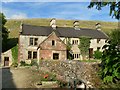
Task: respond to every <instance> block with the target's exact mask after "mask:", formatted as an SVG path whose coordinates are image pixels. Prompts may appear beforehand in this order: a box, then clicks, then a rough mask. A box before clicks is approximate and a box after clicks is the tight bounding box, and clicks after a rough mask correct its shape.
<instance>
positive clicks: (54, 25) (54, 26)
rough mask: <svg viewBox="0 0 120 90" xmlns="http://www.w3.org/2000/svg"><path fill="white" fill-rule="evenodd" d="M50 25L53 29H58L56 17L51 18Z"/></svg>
mask: <svg viewBox="0 0 120 90" xmlns="http://www.w3.org/2000/svg"><path fill="white" fill-rule="evenodd" d="M50 26H51V27H52V28H53V29H56V19H55V18H53V19H51V20H50Z"/></svg>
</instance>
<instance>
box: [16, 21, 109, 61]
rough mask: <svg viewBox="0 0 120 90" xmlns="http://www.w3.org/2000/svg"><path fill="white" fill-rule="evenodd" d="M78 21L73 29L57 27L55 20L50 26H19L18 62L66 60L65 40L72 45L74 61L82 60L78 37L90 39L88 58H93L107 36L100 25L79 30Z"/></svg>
mask: <svg viewBox="0 0 120 90" xmlns="http://www.w3.org/2000/svg"><path fill="white" fill-rule="evenodd" d="M79 27H80V26H79V21H75V22H74V23H73V27H67V26H64V27H58V26H57V25H56V19H52V20H51V21H50V26H33V25H27V24H21V31H20V34H19V43H18V46H19V47H18V48H19V50H18V60H19V62H20V61H26V62H31V60H40V59H45V60H66V59H67V48H66V43H67V40H68V39H70V43H71V44H72V48H71V51H72V55H73V58H74V60H82V56H81V53H80V50H79V48H78V44H79V43H80V42H79V37H80V36H88V37H91V40H90V41H91V42H90V48H89V58H93V53H94V51H96V50H100V51H102V47H103V46H104V45H105V44H106V42H105V41H106V39H108V36H107V35H106V34H105V33H103V32H102V31H101V29H100V24H99V23H98V24H96V29H95V30H92V29H89V28H79Z"/></svg>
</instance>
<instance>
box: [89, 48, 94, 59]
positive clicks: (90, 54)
mask: <svg viewBox="0 0 120 90" xmlns="http://www.w3.org/2000/svg"><path fill="white" fill-rule="evenodd" d="M89 58H93V48H90V49H89Z"/></svg>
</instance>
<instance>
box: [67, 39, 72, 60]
mask: <svg viewBox="0 0 120 90" xmlns="http://www.w3.org/2000/svg"><path fill="white" fill-rule="evenodd" d="M70 41H71V39H70V38H67V39H66V45H67V59H69V60H72V59H73V57H72V53H71V48H72V44H71V43H70Z"/></svg>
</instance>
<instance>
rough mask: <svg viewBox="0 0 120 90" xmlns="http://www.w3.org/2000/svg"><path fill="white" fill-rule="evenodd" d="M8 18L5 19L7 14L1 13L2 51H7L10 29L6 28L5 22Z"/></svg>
mask: <svg viewBox="0 0 120 90" xmlns="http://www.w3.org/2000/svg"><path fill="white" fill-rule="evenodd" d="M6 22H7V20H6V19H5V16H4V14H3V13H0V23H1V24H0V28H2V32H1V31H0V33H1V34H2V51H5V50H6V48H7V40H8V30H7V28H5V23H6Z"/></svg>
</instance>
